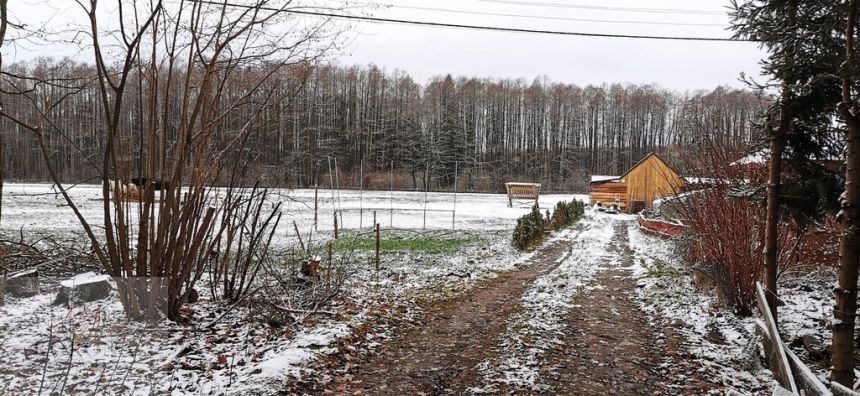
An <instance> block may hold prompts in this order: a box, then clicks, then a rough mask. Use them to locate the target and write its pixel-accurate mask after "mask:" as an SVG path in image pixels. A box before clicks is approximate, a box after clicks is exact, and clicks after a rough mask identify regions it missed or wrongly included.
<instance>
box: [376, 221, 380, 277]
mask: <svg viewBox="0 0 860 396" xmlns="http://www.w3.org/2000/svg"><path fill="white" fill-rule="evenodd" d="M376 271H379V223H376Z"/></svg>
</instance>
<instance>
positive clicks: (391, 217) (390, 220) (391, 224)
mask: <svg viewBox="0 0 860 396" xmlns="http://www.w3.org/2000/svg"><path fill="white" fill-rule="evenodd" d="M388 202H389V205H390V206H391V207H390V208H389V211H388V228H389V229H391V228H394V161H391V190H389V198H388Z"/></svg>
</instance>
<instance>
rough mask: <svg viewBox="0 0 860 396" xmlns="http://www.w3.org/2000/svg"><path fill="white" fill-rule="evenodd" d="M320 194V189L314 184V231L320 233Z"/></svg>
mask: <svg viewBox="0 0 860 396" xmlns="http://www.w3.org/2000/svg"><path fill="white" fill-rule="evenodd" d="M319 194H320V187H319V185H318V184H316V183H314V231H319V221H318V220H319V207H320V204H319Z"/></svg>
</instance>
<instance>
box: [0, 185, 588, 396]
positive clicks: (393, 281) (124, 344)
mask: <svg viewBox="0 0 860 396" xmlns="http://www.w3.org/2000/svg"><path fill="white" fill-rule="evenodd" d="M70 192H71V194H72V196H73V199H74V200H75V202H76V203H77V204H78V205H79V208H80V209H81V211H82V213H83V215H84V216H85V217H86V218H87V219H89V220H91V221H94V222H96V223H97V222H98V221H99V217H100V215H101V211H102V205H103V201H101V192H100V189H99V188H98V187H97V186H77V187H75V188H73V189H72V190H71V191H70ZM278 194H280V195H282V198H283V199H284V202H285V206H284V210H285V214H286V218H288V219H290V220H291V221H292V220H295V221H296V222H297V223H298V224H299V227H300V229H308V228H311V227H312V224H313V211H312V208H313V197H314V191H313V190H292V191H278ZM319 197H320V204H319V206H320V213H319V220H320V223H319V227H320V230H321V233H322V230H324V229H329V228H331V226H332V221H333V220H332V213H333V209H334V205H333V200H332V199H331V192H330V191H328V190H320V191H319ZM335 198H336V199H335V200H334V201H335V202H336V201H339V205H340V206H339V207H340V208H343V209H357V208H359V207H361V208H364V209H365V210H370V211H365V212H364V215H363V216H362V215H360V214H359V212H358V211H354V210H345V211H344V212H343V216H344V222H343V223H342V224H345V225H346V227H347V228H358V227H359V225H360V224H361V225H363V226H364V227H368V226H369V224H370V223H371V221H372V220H371V219H372V210H373V208H376V210H378V213H377V216H378V221H379V222H380V223H382V224H383V228H384V227H385V226H387V225H388V223H389V221H391V225H392V226H393V227H395V228H411V229H421V228H422V227H423V226H425V220H424V213H423V207H424V202H425V194H424V193H412V192H396V193H394V196H393V201H392V197H391V195H390V194H389V193H388V192H365V193H361V194H360V193H359V192H357V191H350V192H347V191H342V192H341V194H340V197H339V200H338V199H337V195H335ZM573 198H580V199H582V198H587V197H583V196H575V195H551V196H543V197H542V198H541V201H540V202H541V205H542V206H543V207H547V208H549V207H551V206H554V205H555V202H557V201H559V200H570V199H573ZM456 199H457V202H456V218H454V221H455V223H454V225H455V227H456V231H451V232H449V231H444V232H442V231H436V234H434V235H439V236H440V237H441V238H467V239H470V240H472V241H473V242H471V243H470V244H469V245H468V246H466V247H464V248H461V249H460V250H458V251H457V252H456V253H454V254H427V253H420V252H389V253H386V254H384V255H383V257H382V270H381V271H379V272H378V273H377V272H376V271H374V270H372V266H370V265H367V263H368V261H369V260H368V255H367V254H366V253H364V254H359V255H358V256H357V257H356V258H355V266H354V267H353V268H350V273H351V274H352V275H351V277H350V278H349V280H348V283H347V284H346V286H345V288H344V292H343V294H342V295H341V296H340V297H339V298H338V299H337V300H336V301H335V303H334V305H333V306H331V307H329V308H328V310H329V311H332V312H334V313H335V314H334V315H314V316H312V317H309V318H307V319H306V320H304V321H303V322H302V323H299V324H297V325H295V326H285V327H272V326H270V325H269V324H268V323H266V321H265V320H261V319H259V318H256V317H255V316H254V312H253V310H252V309H249V308H248V307H243V306H237V307H230V306H228V305H227V304H225V303H223V302H220V301H210V299H209V298H208V296H207V295H204V294H206V293H201V300H200V301H199V302H197V303H195V304H190V305H188V307H187V309H186V310H185V312H184V314H185V315H186V316H187V317H188V320H189V323H190V324H176V323H171V322H166V321H165V322H161V323H157V324H155V325H146V324H141V323H134V322H128V321H126V320H125V319H124V316H123V311H122V305H121V304H120V302H119V299H118V296H117V295H116V292H113V293H112V294H111V296H110V297H109V298H107V299H104V300H99V301H94V302H89V303H77V304H75V305H73V306H71V307H69V306H65V305H55V304H53V302H54V296H55V294H56V288H51V287H49V288H47V289H44V290H43V292H42V293H41V294H39V295H37V296H35V297H30V298H11V297H7V300H6V304H5V305H4V306H0V334H2V336H0V384H2V385H0V394H21V393H38V392H43V393H54V392H58V393H83V394H152V393H157V394H167V393H172V394H235V393H244V392H249V391H253V392H254V393H275V392H277V390H278V389H280V385H279V384H281V383H282V382H283V381H285V380H286V379H287V378H290V377H296V376H300V375H306V374H308V373H304V372H302V370H303V367H304V365H305V364H306V363H307V362H308V361H310V360H312V359H314V358H316V357H318V356H321V355H325V354H329V353H332V352H335V351H336V349H334V348H335V345H336V344H337V341H338V340H340V339H343V338H344V337H347V336H349V335H351V334H353V333H354V332H356V331H357V329H359V328H363V326H364V325H365V323H366V322H367V321H368V320H369V318H371V317H372V316H373V315H383V314H385V312H388V311H391V312H395V311H396V312H397V313H398V315H401V316H404V317H406V319H408V317H409V316H410V315H416V314H417V313H415V312H412V311H410V310H411V309H412V308H411V307H413V306H414V305H415V304H414V302H415V300H416V299H419V298H440V297H444V296H446V295H450V294H456V293H461V292H463V291H465V290H468V289H469V288H470V287H472V286H474V284H476V283H477V282H479V281H481V280H485V279H489V278H493V277H495V276H497V274H498V273H500V272H502V271H507V270H511V269H513V268H515V267H516V266H517V265H520V264H521V263H522V262H523V260H525V259H526V258H527V257H528V255H523V254H521V253H519V252H516V251H515V250H513V249H512V248H511V247H510V230H511V229H512V227H513V224H514V223H515V219H516V218H517V217H519V216H521V215H523V214H525V213H527V212H528V210H529V209H528V207H526V206H515V207H514V208H508V207H507V198H506V196H505V195H499V194H458V195H457V198H456ZM426 201H427V208H428V209H431V210H429V211H428V212H427V217H426V227H427V228H428V229H433V228H435V229H446V228H447V229H450V228H451V221H452V216H453V213H451V212H442V211H436V210H433V209H437V210H442V209H444V210H447V209H453V208H454V197H453V194H445V193H430V194H427V196H426ZM392 205H393V206H394V207H395V208H400V209H410V211H405V210H403V211H394V212H393V216H392V217H390V218H389V217H388V213H389V212H387V210H388V209H389V208H390V207H391V206H392ZM291 221H290V222H291ZM19 230H23V231H24V233H25V234H29V233H45V234H55V235H56V234H77V233H79V232H80V231H81V229H80V226H79V224H78V223H77V220H76V219H75V217H74V215H73V213H72V211H71V210H70V208H69V207H68V206H65V202H64V201H63V200H62V197H59V196H57V195H56V194H55V193H54V192H53V191H52V189H51V187H50V185H36V184H11V185H7V186H6V187H5V205H4V216H3V221H2V225H0V231H3V232H6V233H17V232H18V231H19ZM395 232H396V231H395ZM278 234H279V237H280V241H279V246H280V244H290V243H291V241H292V240H293V238H294V235H293V231H292V224H289V226H286V225H285V224H282V225H281V226H280V227H279V229H278ZM322 237H326V235H323V236H322ZM329 237H330V236H329ZM60 281H61V279H56V280H55V281H54V282H53V284H59V283H60ZM43 283H45V282H43ZM47 283H48V284H51V283H52V282H47ZM202 284H203V281H201V283H199V284H198V285H200V286H201V287H202ZM191 324H193V325H191ZM374 331H377V332H378V333H376V334H371V335H368V339H371V340H378V341H382V340H384V339H385V337H387V336H388V334H387V333H386V330H385V329H384V328H383V329H375V330H374Z"/></svg>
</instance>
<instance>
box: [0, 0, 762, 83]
mask: <svg viewBox="0 0 860 396" xmlns="http://www.w3.org/2000/svg"><path fill="white" fill-rule="evenodd" d="M234 1H235V0H234ZM327 1H331V2H333V3H336V2H341V3H342V2H343V1H342V0H327ZM369 1H370V0H362V1H359V0H356V1H354V2H352V3H353V4H357V5H359V6H361V5H364V4H366V3H367V2H369ZM65 2H66V1H65V0H50V1H47V0H44V1H41V0H15V1H14V2H10V3H11V4H10V5H9V6H10V9H11V12H12V13H13V16H17V17H18V19H19V20H23V21H26V22H29V23H31V24H34V25H38V24H40V23H45V21H51V24H58V23H63V22H64V21H65V20H66V19H67V18H70V16H69V15H71V14H73V13H79V14H80V13H81V11H80V8H79V7H77V6H74V3H72V2H69V3H70V4H71V6H62V5H60V4H62V3H65ZM380 4H385V5H387V6H383V7H380V8H377V9H375V10H372V11H370V15H372V16H374V17H380V18H391V19H405V20H413V21H427V22H442V23H452V24H468V25H481V26H494V27H509V28H522V29H539V30H554V31H566V32H588V33H610V34H631V35H659V36H694V37H722V38H726V37H730V35H731V32H729V31H727V30H726V28H727V27H728V25H729V18H728V15H727V11H728V10H727V8H726V7H727V6H728V5H729V2H728V1H727V0H697V1H688V0H687V1H684V0H432V1H431V0H394V1H388V2H381V3H380ZM488 14H497V15H488ZM498 14H505V15H498ZM598 21H601V22H598ZM609 21H612V22H609ZM619 21H620V22H619ZM353 27H354V31H353V32H351V33H350V35H351V40H350V41H349V44H348V45H347V46H346V47H345V48H343V49H342V52H341V53H338V54H334V55H333V56H332V59H333V60H334V61H336V62H337V63H339V64H341V65H352V64H362V65H363V64H370V63H373V64H376V65H378V66H380V67H383V68H385V69H387V70H394V69H400V70H403V71H405V72H407V73H409V74H410V75H412V76H413V77H414V78H415V79H416V80H417V81H419V82H426V81H427V80H428V79H429V78H431V77H433V76H435V75H444V74H448V73H450V74H453V75H455V76H470V77H471V76H475V77H492V78H522V79H525V80H527V81H530V80H532V79H534V78H536V77H540V76H546V77H548V78H549V79H550V80H552V81H556V82H565V83H574V84H578V85H587V84H600V83H603V82H607V83H613V82H620V83H656V84H659V85H661V86H664V87H667V88H671V89H675V90H678V91H686V90H695V89H712V88H714V87H716V86H717V85H730V86H733V87H742V86H743V83H741V82H739V81H738V77H739V75H740V73H741V72H745V73H747V74H749V75H752V76H756V77H757V76H759V73H760V67H759V64H758V62H759V60H760V59H761V58H762V56H763V55H764V53H763V51H761V50H760V49H759V48H758V47H757V46H756V45H755V44H752V43H744V42H703V41H665V40H642V39H622V38H595V37H578V36H554V35H544V34H526V33H511V32H488V31H474V30H468V29H459V28H437V27H422V26H405V25H398V24H391V23H373V22H360V23H357V24H354V25H353ZM27 51H29V53H25V52H27ZM5 52H6V51H4V53H5ZM33 54H39V55H54V56H62V55H68V53H64V51H63V49H62V48H38V47H37V48H28V49H27V50H26V51H23V50H21V49H18V50H17V52H16V55H17V56H16V58H18V59H22V58H26V57H29V56H32V55H33Z"/></svg>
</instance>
